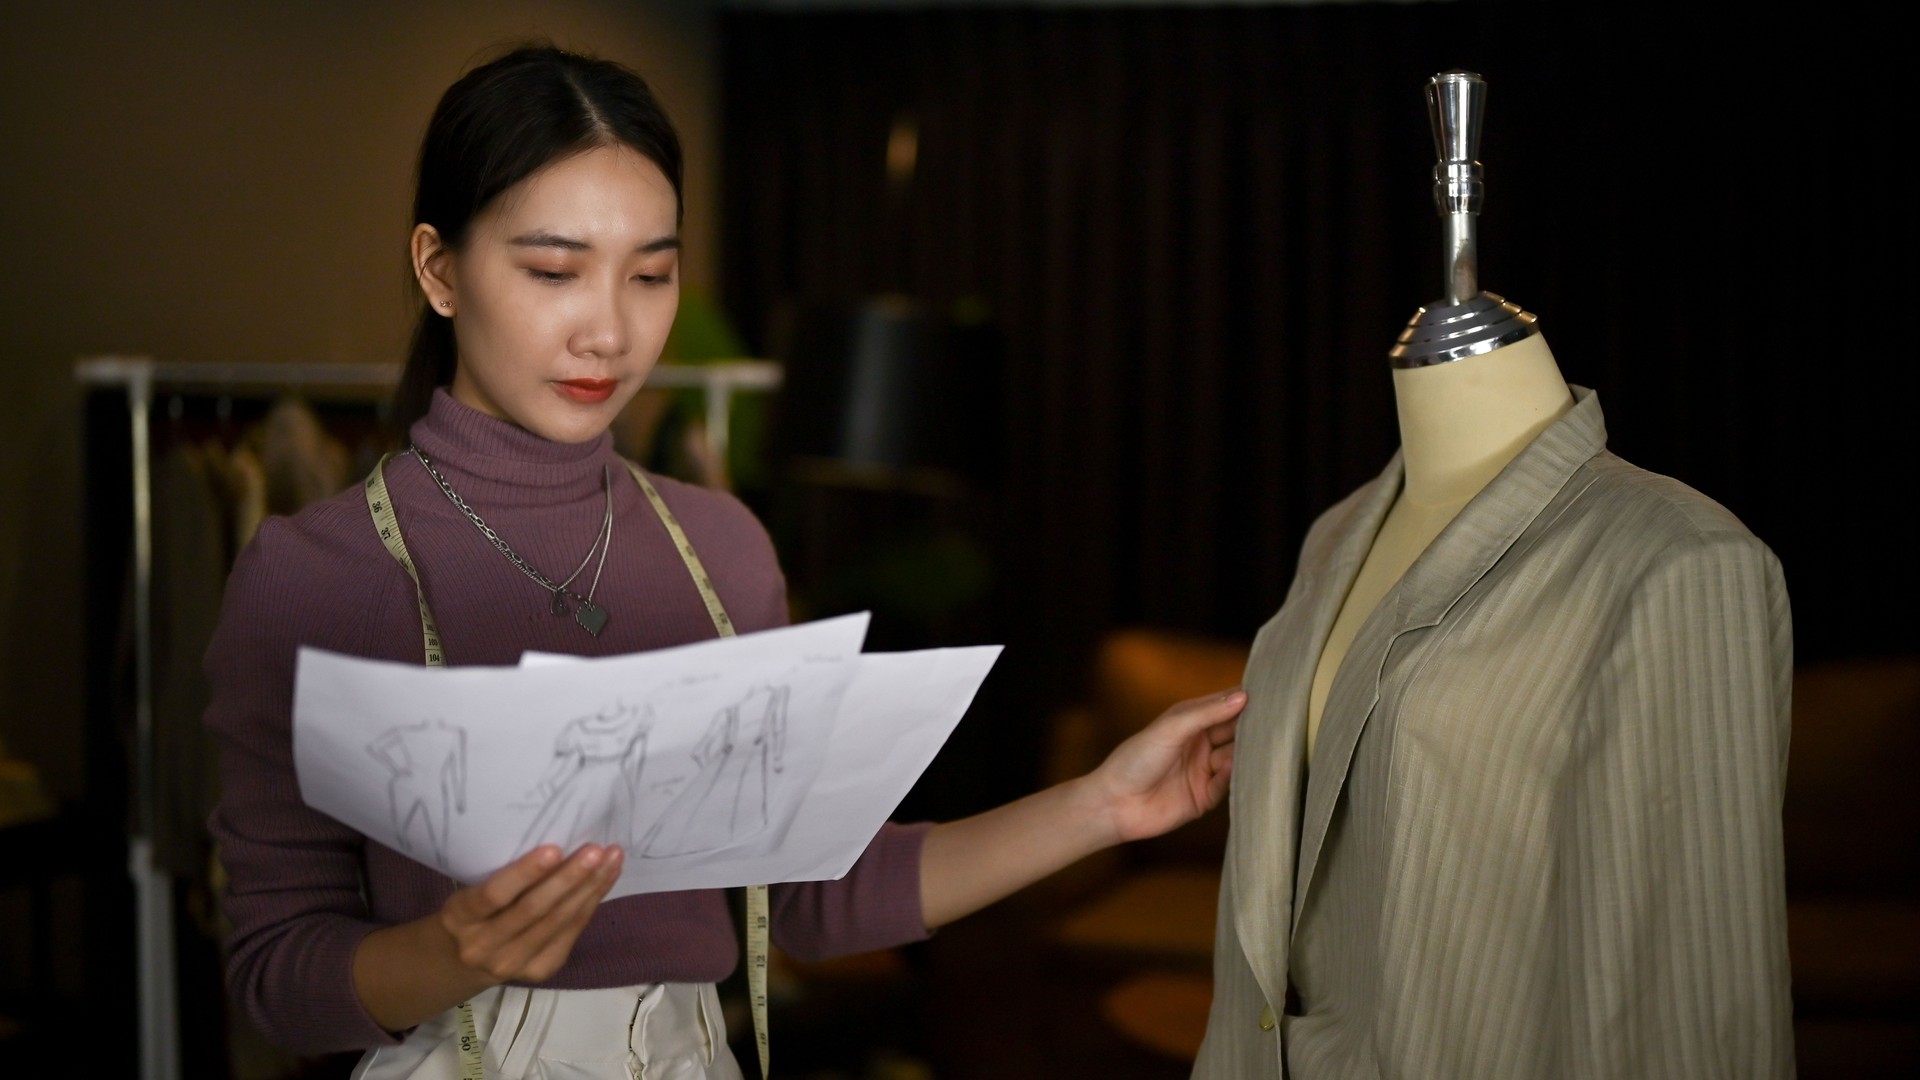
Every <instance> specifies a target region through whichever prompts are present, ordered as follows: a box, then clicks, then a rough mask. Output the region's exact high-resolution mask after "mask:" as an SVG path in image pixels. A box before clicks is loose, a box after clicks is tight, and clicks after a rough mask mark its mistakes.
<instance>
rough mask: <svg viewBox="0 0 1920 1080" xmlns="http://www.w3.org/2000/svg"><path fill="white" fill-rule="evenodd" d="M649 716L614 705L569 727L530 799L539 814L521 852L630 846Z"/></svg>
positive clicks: (557, 739)
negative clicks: (545, 848)
mask: <svg viewBox="0 0 1920 1080" xmlns="http://www.w3.org/2000/svg"><path fill="white" fill-rule="evenodd" d="M652 724H653V710H652V709H650V708H634V707H631V706H628V705H624V704H616V705H614V706H613V707H611V708H608V709H602V710H600V711H598V712H595V713H593V714H591V715H588V716H582V717H578V718H576V719H574V720H570V721H568V722H567V726H566V727H564V728H561V729H560V734H559V735H557V736H555V737H554V740H553V760H552V762H551V763H550V765H549V766H548V768H547V772H546V775H545V776H543V777H542V778H541V779H540V783H539V786H538V788H537V789H536V790H535V792H534V797H535V798H536V800H538V802H539V805H540V811H539V813H538V814H536V815H535V816H534V819H533V823H532V824H531V825H529V826H527V831H526V835H525V836H524V837H523V838H522V841H521V847H522V848H523V849H524V848H531V847H533V846H535V845H537V844H542V843H557V844H563V845H565V846H567V847H569V848H571V847H573V846H574V845H578V844H621V845H623V846H624V845H630V844H632V843H633V838H634V836H635V833H636V830H637V826H638V822H637V821H636V820H635V815H636V813H637V811H638V808H639V802H640V776H641V774H642V773H643V772H645V771H646V765H647V731H648V729H649V728H651V727H652Z"/></svg>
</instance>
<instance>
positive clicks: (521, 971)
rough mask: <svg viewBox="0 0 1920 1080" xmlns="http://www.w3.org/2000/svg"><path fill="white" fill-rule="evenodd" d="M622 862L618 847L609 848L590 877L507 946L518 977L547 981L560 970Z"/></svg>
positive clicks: (508, 960) (617, 875)
mask: <svg viewBox="0 0 1920 1080" xmlns="http://www.w3.org/2000/svg"><path fill="white" fill-rule="evenodd" d="M620 865H621V857H620V853H619V849H618V848H610V849H608V857H607V859H606V860H605V861H604V862H602V863H601V864H600V866H599V868H598V869H597V870H595V872H594V873H593V874H592V875H591V876H590V877H588V878H587V879H586V880H584V881H582V882H580V884H579V885H577V886H576V887H575V888H574V889H573V890H572V891H570V892H568V893H567V894H566V895H564V896H562V897H561V898H560V899H559V901H558V902H556V903H555V904H554V905H553V907H552V908H551V909H549V910H548V911H547V912H546V913H545V914H544V915H542V916H541V917H540V918H539V919H537V920H535V921H534V922H532V923H530V924H528V926H527V927H526V928H525V929H524V930H522V931H521V933H520V934H519V935H517V936H516V937H515V938H514V939H513V940H512V941H511V942H509V943H508V944H507V945H506V946H505V947H504V950H503V954H504V959H505V962H506V963H509V964H511V966H512V967H513V968H514V970H515V971H516V972H517V974H516V977H517V978H526V979H532V980H535V981H544V980H545V979H548V978H551V977H552V975H553V973H554V972H556V971H558V970H559V969H560V965H561V964H564V963H565V962H566V959H567V956H568V955H569V954H570V953H571V952H572V951H573V945H574V942H576V941H577V940H579V937H580V935H581V933H582V932H584V931H585V930H586V928H587V923H588V922H590V921H591V920H592V918H593V913H594V912H595V911H597V910H598V909H599V907H600V902H601V901H602V900H604V899H605V898H606V895H607V891H608V890H610V889H611V888H613V884H614V882H616V881H618V880H619V879H620Z"/></svg>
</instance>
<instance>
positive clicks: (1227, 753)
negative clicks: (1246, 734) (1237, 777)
mask: <svg viewBox="0 0 1920 1080" xmlns="http://www.w3.org/2000/svg"><path fill="white" fill-rule="evenodd" d="M1206 759H1208V765H1212V767H1213V771H1215V773H1219V771H1221V769H1233V744H1231V742H1223V744H1219V746H1215V748H1213V749H1210V751H1208V755H1206Z"/></svg>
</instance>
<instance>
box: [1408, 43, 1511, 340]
mask: <svg viewBox="0 0 1920 1080" xmlns="http://www.w3.org/2000/svg"><path fill="white" fill-rule="evenodd" d="M1486 105H1487V84H1486V82H1485V80H1483V79H1481V78H1480V76H1478V75H1475V74H1474V73H1472V72H1470V71H1445V72H1441V73H1440V74H1438V75H1435V76H1434V77H1433V78H1431V79H1429V80H1427V116H1428V119H1429V120H1431V121H1432V123H1433V143H1434V150H1435V152H1436V153H1437V154H1438V156H1439V161H1438V163H1437V164H1435V165H1434V167H1433V202H1434V207H1435V209H1437V210H1438V211H1439V212H1440V219H1441V221H1442V222H1443V223H1444V227H1445V230H1446V267H1445V270H1446V278H1445V280H1446V283H1447V286H1446V288H1447V295H1446V299H1445V300H1442V301H1435V302H1434V303H1431V304H1428V305H1426V306H1425V307H1422V308H1421V309H1420V310H1418V311H1416V312H1414V313H1413V318H1412V319H1411V320H1409V321H1408V323H1407V327H1406V329H1405V330H1402V331H1401V332H1400V338H1399V340H1398V341H1397V342H1396V343H1395V344H1394V346H1393V348H1392V349H1391V350H1389V351H1388V353H1387V355H1388V356H1389V357H1390V358H1392V361H1393V366H1394V367H1396V368H1418V367H1428V366H1431V365H1433V364H1444V363H1447V362H1448V361H1451V360H1462V359H1465V358H1466V357H1469V356H1479V355H1482V354H1484V353H1490V352H1492V351H1493V350H1495V349H1498V348H1500V347H1501V346H1502V345H1511V344H1512V343H1514V342H1516V341H1520V340H1521V339H1523V338H1528V337H1531V336H1533V335H1534V334H1537V333H1539V332H1540V331H1539V325H1538V322H1539V320H1537V319H1536V318H1535V317H1534V316H1533V315H1531V314H1529V313H1528V312H1526V311H1523V310H1521V309H1520V306H1519V305H1518V304H1515V303H1512V302H1511V301H1509V300H1507V299H1506V298H1505V297H1502V296H1499V295H1498V294H1495V293H1490V292H1482V291H1480V285H1479V276H1480V266H1479V250H1478V247H1477V244H1476V237H1475V220H1474V219H1476V218H1478V217H1479V216H1480V206H1481V203H1482V202H1484V201H1485V199H1486V184H1485V183H1484V181H1483V180H1482V179H1481V169H1480V162H1479V161H1478V160H1476V158H1477V156H1478V155H1479V153H1480V127H1481V120H1482V118H1483V117H1484V115H1485V113H1486Z"/></svg>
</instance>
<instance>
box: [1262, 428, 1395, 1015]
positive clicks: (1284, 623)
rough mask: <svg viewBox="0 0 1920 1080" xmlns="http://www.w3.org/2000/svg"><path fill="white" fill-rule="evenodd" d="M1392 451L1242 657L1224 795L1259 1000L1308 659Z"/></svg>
mask: <svg viewBox="0 0 1920 1080" xmlns="http://www.w3.org/2000/svg"><path fill="white" fill-rule="evenodd" d="M1400 479H1401V466H1400V456H1399V455H1398V454H1396V455H1394V458H1393V460H1392V462H1390V463H1389V464H1388V466H1387V468H1386V470H1385V471H1384V472H1382V473H1381V474H1380V476H1379V477H1378V478H1377V479H1375V480H1374V481H1372V483H1371V484H1369V485H1368V486H1367V487H1363V488H1361V489H1360V490H1359V491H1356V492H1355V493H1354V494H1353V495H1352V496H1351V497H1349V498H1348V500H1347V501H1346V504H1345V507H1344V512H1341V511H1339V510H1336V512H1335V516H1334V517H1333V518H1332V520H1330V521H1328V522H1327V527H1326V529H1325V530H1324V532H1321V531H1320V530H1316V533H1315V535H1313V536H1311V537H1310V538H1309V541H1308V543H1309V545H1310V547H1309V548H1308V549H1307V550H1306V551H1304V552H1303V553H1302V554H1301V558H1300V569H1299V572H1298V574H1297V575H1296V579H1295V582H1294V587H1293V589H1292V590H1291V594H1290V595H1289V597H1288V599H1287V602H1286V604H1285V605H1284V606H1282V607H1281V609H1280V611H1279V613H1278V614H1276V615H1275V616H1274V617H1273V619H1272V620H1271V621H1269V622H1268V623H1267V625H1266V626H1264V627H1262V628H1261V630H1260V635H1259V637H1258V638H1257V639H1256V640H1255V641H1254V646H1253V651H1252V652H1251V653H1250V654H1249V656H1248V659H1247V672H1246V678H1245V686H1246V690H1247V708H1246V710H1245V712H1244V713H1243V714H1242V715H1241V718H1240V728H1239V733H1238V735H1237V736H1236V738H1235V742H1236V743H1237V747H1236V749H1235V751H1234V758H1235V760H1236V761H1240V762H1245V763H1248V764H1249V765H1251V764H1252V763H1256V762H1257V763H1259V764H1260V765H1261V769H1260V771H1255V770H1254V769H1253V768H1247V769H1245V770H1243V771H1239V772H1236V773H1235V774H1234V778H1233V787H1232V789H1231V791H1230V793H1229V795H1228V805H1229V814H1230V820H1231V822H1232V826H1231V835H1230V837H1229V840H1228V852H1227V859H1228V863H1229V865H1230V866H1231V868H1232V870H1233V881H1232V888H1233V909H1234V928H1235V930H1236V931H1237V932H1238V934H1239V938H1240V943H1241V947H1242V948H1243V950H1244V951H1245V952H1246V954H1247V960H1248V962H1249V964H1250V966H1251V967H1252V969H1253V972H1254V977H1255V978H1256V979H1257V980H1258V981H1259V982H1260V988H1261V990H1262V992H1264V993H1265V994H1266V996H1267V1000H1268V1001H1272V1002H1278V1001H1280V1000H1282V999H1283V997H1284V996H1285V993H1286V965H1287V956H1286V949H1285V946H1286V942H1287V940H1288V936H1289V931H1290V929H1291V927H1292V917H1291V912H1292V908H1293V901H1294V866H1295V852H1296V851H1297V841H1298V839H1299V837H1300V806H1301V792H1300V785H1301V774H1302V772H1303V770H1304V769H1305V750H1306V726H1307V693H1308V689H1309V688H1310V687H1311V686H1312V683H1313V669H1314V665H1315V664H1317V663H1318V662H1319V660H1320V653H1321V652H1322V651H1323V650H1324V649H1325V647H1326V642H1327V635H1328V634H1329V633H1330V632H1331V631H1332V629H1333V622H1334V619H1335V617H1336V616H1338V615H1339V613H1340V605H1341V603H1342V602H1343V601H1344V600H1345V599H1346V596H1347V592H1348V590H1349V589H1351V588H1352V587H1353V579H1354V577H1355V576H1356V575H1358V574H1359V572H1360V565H1361V563H1362V562H1363V561H1365V559H1366V556H1367V550H1368V549H1369V548H1370V547H1372V546H1373V538H1374V536H1375V534H1377V533H1378V532H1379V530H1380V524H1381V522H1382V521H1384V520H1385V519H1386V515H1387V510H1388V509H1389V508H1391V507H1392V505H1393V500H1394V498H1395V497H1396V496H1397V495H1398V494H1399V490H1400Z"/></svg>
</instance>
